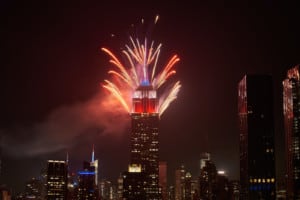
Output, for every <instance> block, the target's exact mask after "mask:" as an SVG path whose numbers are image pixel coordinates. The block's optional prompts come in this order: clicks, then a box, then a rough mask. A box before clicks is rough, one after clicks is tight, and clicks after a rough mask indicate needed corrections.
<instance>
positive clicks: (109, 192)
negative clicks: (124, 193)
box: [99, 180, 118, 200]
mask: <svg viewBox="0 0 300 200" xmlns="http://www.w3.org/2000/svg"><path fill="white" fill-rule="evenodd" d="M99 188H100V199H101V200H111V199H117V197H118V195H117V189H116V187H115V186H114V185H113V184H112V182H111V181H108V180H101V181H100V182H99Z"/></svg>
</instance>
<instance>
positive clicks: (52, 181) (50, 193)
mask: <svg viewBox="0 0 300 200" xmlns="http://www.w3.org/2000/svg"><path fill="white" fill-rule="evenodd" d="M67 183H68V166H67V162H66V161H61V160H48V163H47V194H46V199H48V200H57V199H60V200H65V199H67Z"/></svg>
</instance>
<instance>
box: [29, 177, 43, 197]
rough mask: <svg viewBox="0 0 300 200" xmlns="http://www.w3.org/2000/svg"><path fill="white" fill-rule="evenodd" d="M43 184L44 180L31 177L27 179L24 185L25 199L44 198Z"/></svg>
mask: <svg viewBox="0 0 300 200" xmlns="http://www.w3.org/2000/svg"><path fill="white" fill-rule="evenodd" d="M43 184H44V182H43V181H42V180H41V179H37V178H32V179H31V180H30V181H27V182H26V185H25V197H26V198H27V199H40V200H41V199H44V198H43V189H44V185H43Z"/></svg>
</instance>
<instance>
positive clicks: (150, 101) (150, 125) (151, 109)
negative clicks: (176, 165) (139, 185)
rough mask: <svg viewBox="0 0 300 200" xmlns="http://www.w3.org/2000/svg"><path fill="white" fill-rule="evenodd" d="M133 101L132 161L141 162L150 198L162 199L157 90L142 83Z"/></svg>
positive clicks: (133, 162)
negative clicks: (160, 190)
mask: <svg viewBox="0 0 300 200" xmlns="http://www.w3.org/2000/svg"><path fill="white" fill-rule="evenodd" d="M132 102H133V111H132V113H131V120H132V132H131V164H138V165H141V168H142V172H144V173H145V174H146V180H145V182H146V183H147V184H146V188H145V192H146V195H147V199H151V200H152V199H153V200H154V199H160V192H159V172H158V168H159V160H158V124H159V123H158V122H159V115H158V112H157V97H156V91H155V90H154V89H153V87H152V86H151V85H149V84H147V83H146V84H142V85H141V86H140V87H138V88H137V89H136V90H135V92H134V94H133V98H132Z"/></svg>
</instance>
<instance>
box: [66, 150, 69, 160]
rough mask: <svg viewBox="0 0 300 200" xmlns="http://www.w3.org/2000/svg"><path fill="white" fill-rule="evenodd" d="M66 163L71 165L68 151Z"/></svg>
mask: <svg viewBox="0 0 300 200" xmlns="http://www.w3.org/2000/svg"><path fill="white" fill-rule="evenodd" d="M66 163H69V152H68V151H67V157H66Z"/></svg>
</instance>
